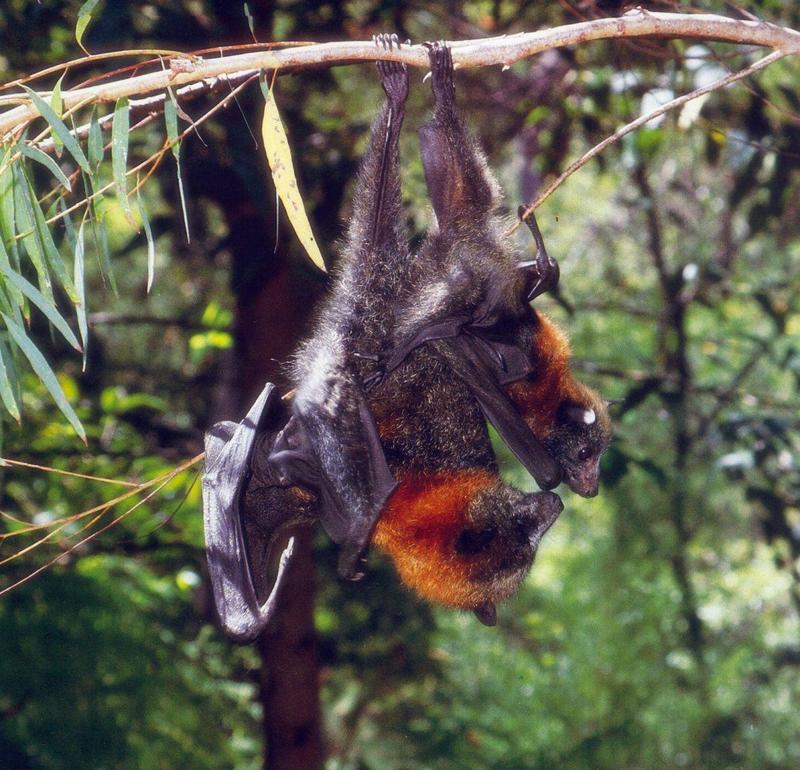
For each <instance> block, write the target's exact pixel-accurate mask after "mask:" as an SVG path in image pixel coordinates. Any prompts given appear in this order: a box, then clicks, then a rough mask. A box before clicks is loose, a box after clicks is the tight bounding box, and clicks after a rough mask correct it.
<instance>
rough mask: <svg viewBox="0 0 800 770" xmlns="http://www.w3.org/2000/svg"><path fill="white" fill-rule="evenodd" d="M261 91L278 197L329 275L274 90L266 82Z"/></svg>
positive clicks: (267, 148)
mask: <svg viewBox="0 0 800 770" xmlns="http://www.w3.org/2000/svg"><path fill="white" fill-rule="evenodd" d="M261 91H262V93H263V94H264V116H263V118H262V121H261V136H262V137H263V140H264V154H265V155H266V156H267V163H269V167H270V171H272V181H273V182H274V183H275V189H276V190H277V192H278V197H279V198H280V199H281V203H283V210H284V211H285V212H286V216H287V217H288V218H289V222H290V223H291V225H292V229H293V230H294V232H295V235H296V236H297V238H298V240H299V241H300V243H301V244H302V246H303V248H304V249H305V250H306V253H307V254H308V256H309V257H310V259H311V261H312V262H313V263H314V264H315V265H316V266H317V267H318V268H319V269H320V270H322V272H326V269H325V262H324V260H323V259H322V253H321V252H320V250H319V246H318V244H317V241H316V239H315V238H314V233H313V231H312V230H311V224H310V223H309V221H308V215H307V214H306V209H305V205H304V204H303V198H302V197H301V195H300V189H299V188H298V186H297V178H296V177H295V173H294V164H293V163H292V152H291V150H290V148H289V140H288V139H287V137H286V131H285V129H284V127H283V123H282V121H281V116H280V113H279V112H278V105H277V104H275V97H274V96H273V93H272V90H271V89H270V88H269V87H268V86H267V84H266V83H265V82H264V81H262V82H261Z"/></svg>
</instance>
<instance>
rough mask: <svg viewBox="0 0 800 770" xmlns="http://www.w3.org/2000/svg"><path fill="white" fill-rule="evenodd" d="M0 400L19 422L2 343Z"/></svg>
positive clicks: (18, 412) (0, 349) (17, 408)
mask: <svg viewBox="0 0 800 770" xmlns="http://www.w3.org/2000/svg"><path fill="white" fill-rule="evenodd" d="M0 400H2V402H3V405H4V406H5V408H6V409H7V410H8V413H9V414H10V415H11V416H12V417H13V418H14V419H15V420H16V421H17V422H19V421H20V417H21V415H20V411H19V404H18V403H17V399H16V395H15V394H14V386H13V384H12V381H11V376H10V375H9V373H8V367H7V366H6V362H5V357H4V355H3V346H2V345H0Z"/></svg>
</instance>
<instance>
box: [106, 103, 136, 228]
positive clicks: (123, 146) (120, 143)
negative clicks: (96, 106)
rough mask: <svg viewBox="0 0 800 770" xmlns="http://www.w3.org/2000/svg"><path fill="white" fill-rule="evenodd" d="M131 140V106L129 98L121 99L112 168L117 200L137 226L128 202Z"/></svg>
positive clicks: (116, 109)
mask: <svg viewBox="0 0 800 770" xmlns="http://www.w3.org/2000/svg"><path fill="white" fill-rule="evenodd" d="M129 140H130V105H129V103H128V100H127V98H124V99H120V100H119V101H118V102H117V104H116V106H115V107H114V118H113V121H112V123H111V166H112V169H113V171H114V186H115V188H116V191H117V198H118V199H119V204H120V206H121V207H122V211H123V213H124V214H125V217H126V219H127V220H128V221H129V222H130V223H131V224H132V225H134V226H135V220H134V218H133V211H131V204H130V201H129V200H128V178H127V173H128V141H129Z"/></svg>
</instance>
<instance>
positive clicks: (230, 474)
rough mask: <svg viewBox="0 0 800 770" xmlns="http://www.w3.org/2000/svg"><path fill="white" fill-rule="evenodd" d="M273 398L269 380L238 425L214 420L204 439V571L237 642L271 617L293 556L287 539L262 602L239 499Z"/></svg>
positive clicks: (274, 393)
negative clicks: (214, 423) (266, 594)
mask: <svg viewBox="0 0 800 770" xmlns="http://www.w3.org/2000/svg"><path fill="white" fill-rule="evenodd" d="M276 401H277V402H278V403H279V402H280V397H279V395H278V391H277V390H276V388H275V386H274V385H273V384H272V383H267V385H266V386H265V387H264V390H263V391H262V392H261V395H260V396H259V397H258V399H256V402H255V403H254V404H253V406H252V407H251V409H250V411H249V412H248V413H247V416H246V417H245V418H244V420H242V421H241V422H240V423H239V424H238V425H236V424H235V423H231V422H224V423H217V425H215V426H214V427H213V428H212V430H211V431H209V432H208V433H207V434H206V440H205V445H206V461H205V474H204V475H203V515H204V528H205V537H206V558H207V560H208V571H209V575H210V577H211V585H212V588H213V592H214V602H215V604H216V607H217V612H218V613H219V618H220V622H221V624H222V627H223V629H224V630H225V632H226V633H227V634H228V635H229V636H231V637H232V638H234V639H236V640H237V641H240V642H248V641H251V640H253V639H255V637H256V636H258V634H259V633H261V631H262V630H263V629H264V627H265V626H266V624H267V622H268V621H269V619H270V617H271V616H272V614H273V612H274V609H275V604H276V602H277V596H278V591H279V590H280V587H281V584H282V581H283V577H284V574H285V571H286V567H287V565H288V562H289V559H290V558H291V555H292V546H293V542H292V541H289V544H288V545H287V547H286V549H285V550H284V552H283V554H282V556H281V562H280V566H279V568H278V573H277V577H276V578H275V583H274V585H273V587H272V589H271V591H270V593H269V596H268V597H267V600H266V601H265V602H264V603H263V604H260V603H259V601H258V598H257V595H256V590H255V587H254V584H253V583H254V581H253V576H252V572H251V568H250V561H249V559H248V552H247V546H246V543H245V536H244V527H243V523H242V515H241V510H240V500H241V497H242V492H243V489H244V487H245V485H246V484H247V481H248V478H249V470H250V460H251V456H252V452H253V447H254V446H255V440H256V437H257V435H258V432H259V428H260V426H261V424H262V422H263V420H264V418H265V417H266V416H267V415H268V414H269V412H270V410H271V409H272V408H273V407H274V405H275V403H276ZM264 545H265V546H266V544H264Z"/></svg>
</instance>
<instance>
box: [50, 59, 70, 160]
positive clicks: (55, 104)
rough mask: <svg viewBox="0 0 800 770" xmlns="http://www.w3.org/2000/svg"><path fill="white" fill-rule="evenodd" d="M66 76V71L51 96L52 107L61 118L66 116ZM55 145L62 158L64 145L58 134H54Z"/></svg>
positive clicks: (57, 153) (58, 154)
mask: <svg viewBox="0 0 800 770" xmlns="http://www.w3.org/2000/svg"><path fill="white" fill-rule="evenodd" d="M66 74H67V73H66V71H64V73H63V74H62V75H61V77H60V78H59V79H58V80H57V81H56V84H55V86H54V88H53V93H52V94H50V106H51V107H52V108H53V112H55V114H56V115H58V117H59V118H60V117H61V116H62V115H63V114H64V100H63V99H62V98H61V81H62V80H64V75H66ZM53 145H54V146H55V148H56V155H57V156H58V157H59V158H60V157H61V153H62V152H63V151H64V143H63V142H62V141H61V139H59V138H58V136H57V135H56V134H53Z"/></svg>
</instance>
